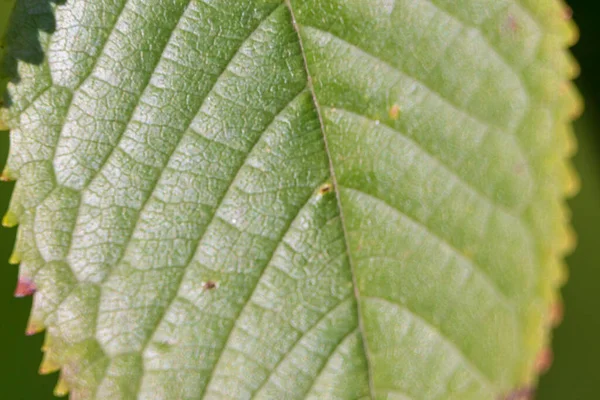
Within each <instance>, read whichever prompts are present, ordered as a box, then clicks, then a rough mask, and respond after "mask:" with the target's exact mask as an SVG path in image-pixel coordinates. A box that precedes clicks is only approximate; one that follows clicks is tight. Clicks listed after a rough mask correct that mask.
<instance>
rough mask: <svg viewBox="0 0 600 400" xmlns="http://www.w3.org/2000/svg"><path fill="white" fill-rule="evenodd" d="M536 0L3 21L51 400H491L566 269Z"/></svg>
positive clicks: (568, 242)
mask: <svg viewBox="0 0 600 400" xmlns="http://www.w3.org/2000/svg"><path fill="white" fill-rule="evenodd" d="M575 36H576V31H575V28H574V27H573V24H572V22H571V21H570V20H569V19H568V18H565V5H564V4H562V3H560V2H558V1H539V0H519V1H517V0H501V1H499V0H462V1H458V2H457V1H449V0H417V1H414V0H395V1H394V0H369V1H364V0H352V1H344V0H286V1H284V2H282V1H275V0H244V1H240V0H222V1H209V0H190V1H183V0H102V1H88V0H81V1H67V2H66V3H65V4H60V5H54V4H49V3H47V2H46V1H45V0H30V1H23V2H18V4H17V6H16V9H15V12H14V17H13V23H12V28H11V30H10V31H9V33H8V40H7V43H8V44H9V47H8V56H7V57H6V59H5V70H7V71H8V72H11V71H12V72H13V73H16V74H17V75H18V79H14V82H13V83H11V84H9V91H8V95H9V96H10V97H9V99H8V104H9V105H10V106H9V107H7V108H5V109H4V110H3V111H2V118H3V121H4V122H5V123H6V124H7V125H8V126H9V127H10V128H11V133H10V135H11V152H10V156H9V162H8V166H7V168H6V170H5V172H4V175H3V176H4V177H5V178H11V179H12V178H14V179H18V181H17V185H16V189H15V192H14V194H13V199H12V203H11V206H10V210H9V211H8V213H7V214H6V216H5V219H4V223H5V225H14V224H15V223H17V222H18V223H19V224H20V227H19V234H18V238H17V244H16V249H15V254H14V256H13V261H17V262H20V278H19V279H20V283H21V284H24V283H29V284H30V285H31V287H33V288H35V289H36V292H35V295H34V306H33V310H32V314H31V318H30V324H29V327H28V332H29V333H35V332H38V331H41V330H42V329H44V328H45V329H46V330H47V333H46V345H45V358H44V361H43V364H42V366H41V370H42V372H50V371H54V370H56V369H59V368H62V372H61V378H60V382H59V384H58V386H57V394H63V393H66V391H67V390H70V392H71V397H72V398H73V399H134V398H137V399H145V400H150V399H305V398H308V399H348V400H349V399H373V400H375V399H427V400H429V399H457V400H458V399H461V400H468V399H478V400H480V399H491V400H493V399H502V398H505V397H506V398H509V396H510V393H512V392H513V391H517V390H522V388H528V387H530V386H531V385H534V384H535V380H536V370H535V365H536V357H537V354H538V353H539V352H540V351H542V349H543V348H544V347H545V346H547V345H548V342H549V330H550V312H549V310H550V308H551V307H552V305H553V304H554V303H556V302H557V301H558V299H557V296H558V294H557V286H558V285H559V284H560V283H561V282H562V280H563V279H564V277H563V275H564V270H563V267H562V266H561V262H562V257H563V256H564V254H565V252H567V251H568V250H569V249H570V248H571V247H572V238H571V237H572V234H571V233H570V232H569V227H568V220H569V213H568V211H567V210H566V209H565V206H564V197H565V195H567V194H569V193H572V192H573V191H574V190H575V189H576V180H575V179H574V178H573V175H572V173H571V172H570V169H569V165H568V163H567V161H566V159H567V158H568V156H569V155H570V154H571V153H572V151H573V147H574V145H573V143H572V134H571V131H570V129H571V128H570V120H571V119H572V118H573V117H574V116H575V115H576V114H577V113H578V112H579V108H580V105H579V101H578V98H577V95H576V93H575V92H574V90H573V88H572V85H571V84H570V82H569V79H570V78H572V77H573V76H574V75H575V74H576V65H575V63H574V61H572V60H571V58H570V55H569V53H568V52H567V50H566V47H567V46H568V45H569V44H571V43H573V41H574V39H575Z"/></svg>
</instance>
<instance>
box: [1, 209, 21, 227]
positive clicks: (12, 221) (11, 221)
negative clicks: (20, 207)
mask: <svg viewBox="0 0 600 400" xmlns="http://www.w3.org/2000/svg"><path fill="white" fill-rule="evenodd" d="M18 224H19V219H18V218H17V216H16V215H15V213H13V212H12V211H9V212H7V213H6V214H4V217H3V218H2V226H3V227H5V228H14V227H15V226H17V225H18Z"/></svg>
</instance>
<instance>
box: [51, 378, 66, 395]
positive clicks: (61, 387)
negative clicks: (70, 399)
mask: <svg viewBox="0 0 600 400" xmlns="http://www.w3.org/2000/svg"><path fill="white" fill-rule="evenodd" d="M68 394H69V385H68V384H67V381H66V380H65V379H64V378H63V377H62V376H61V377H60V378H58V383H57V384H56V387H55V388H54V395H55V396H56V397H64V396H66V395H68Z"/></svg>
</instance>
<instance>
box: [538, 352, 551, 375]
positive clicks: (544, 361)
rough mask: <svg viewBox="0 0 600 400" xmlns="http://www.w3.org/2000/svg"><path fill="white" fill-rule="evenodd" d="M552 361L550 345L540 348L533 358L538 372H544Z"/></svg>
mask: <svg viewBox="0 0 600 400" xmlns="http://www.w3.org/2000/svg"><path fill="white" fill-rule="evenodd" d="M552 361H554V353H553V352H552V349H550V347H546V348H544V349H542V351H540V352H539V353H538V355H537V358H536V360H535V371H536V372H537V373H538V374H544V373H546V372H547V371H548V370H549V369H550V367H551V366H552Z"/></svg>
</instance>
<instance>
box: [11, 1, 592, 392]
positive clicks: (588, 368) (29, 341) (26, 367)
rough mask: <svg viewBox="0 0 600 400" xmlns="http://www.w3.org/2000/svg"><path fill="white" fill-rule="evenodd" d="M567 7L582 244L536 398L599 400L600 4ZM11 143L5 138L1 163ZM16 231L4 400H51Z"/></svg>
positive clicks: (51, 380) (576, 212) (572, 261)
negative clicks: (580, 103)
mask: <svg viewBox="0 0 600 400" xmlns="http://www.w3.org/2000/svg"><path fill="white" fill-rule="evenodd" d="M0 1H1V0H0ZM569 3H570V5H571V7H572V8H573V11H574V18H575V20H576V21H577V23H578V25H579V27H580V30H581V40H580V41H579V43H578V44H577V45H576V46H575V47H574V49H573V52H574V53H575V56H576V57H577V59H578V60H579V62H580V64H581V66H582V75H581V77H580V78H579V79H578V80H577V84H578V86H579V88H580V90H581V91H582V93H583V95H584V97H585V99H586V111H585V113H584V115H583V117H582V118H581V119H580V120H579V121H577V123H576V130H577V136H578V139H579V152H578V154H577V155H576V157H575V159H574V163H575V166H576V167H577V169H578V171H579V174H580V176H581V179H582V182H583V186H582V190H581V192H580V193H579V195H578V196H577V197H576V198H574V199H573V200H571V202H570V204H571V208H572V210H573V224H574V226H575V229H576V231H577V233H578V235H579V245H578V248H577V250H576V251H575V252H574V253H573V254H572V255H571V256H570V257H569V258H568V263H569V269H570V279H569V281H568V283H567V285H566V286H565V287H564V288H563V296H564V299H565V303H566V305H565V319H564V322H563V323H562V325H561V326H559V327H558V328H557V329H556V331H555V336H554V356H555V360H554V364H553V366H552V368H551V369H550V371H549V372H548V373H547V374H546V375H544V376H543V377H542V379H541V383H540V387H539V392H538V396H537V399H538V400H594V399H600V390H599V388H597V387H596V386H599V387H600V343H599V342H600V309H599V308H600V307H599V306H600V133H599V132H600V1H598V0H571V1H570V2H569ZM8 142H9V141H8V135H7V134H5V133H4V134H1V135H0V165H4V161H5V160H6V155H7V152H8ZM12 188H13V184H12V183H3V184H1V185H0V211H3V210H6V208H7V206H8V202H9V198H10V193H11V191H12ZM15 233H16V229H4V228H3V229H0V315H1V316H2V320H1V321H0V399H14V400H51V399H53V398H54V397H53V396H52V394H51V393H52V390H53V388H54V385H55V383H56V379H57V376H56V374H53V375H49V376H40V375H38V374H37V368H38V366H39V363H40V361H41V356H42V353H41V352H40V347H41V346H42V340H43V334H39V335H35V336H32V337H27V336H25V335H24V331H25V326H26V323H27V317H28V314H29V309H30V307H31V298H25V299H15V298H14V297H13V296H12V293H13V291H14V288H15V283H16V280H17V267H16V266H13V265H8V263H7V260H8V258H9V256H10V253H11V251H12V246H13V244H14V240H15Z"/></svg>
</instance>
